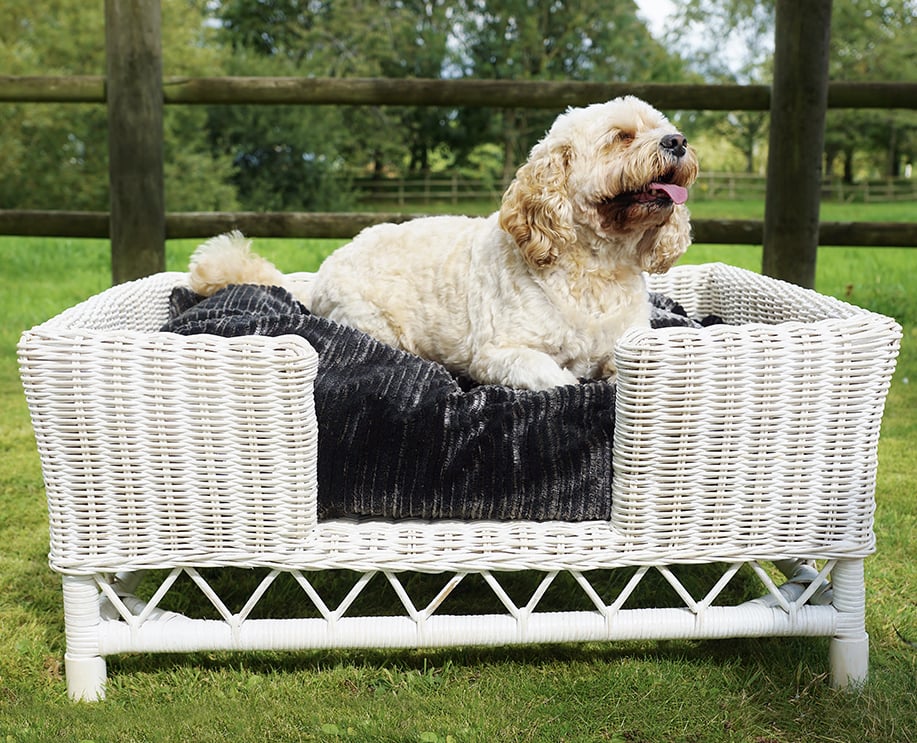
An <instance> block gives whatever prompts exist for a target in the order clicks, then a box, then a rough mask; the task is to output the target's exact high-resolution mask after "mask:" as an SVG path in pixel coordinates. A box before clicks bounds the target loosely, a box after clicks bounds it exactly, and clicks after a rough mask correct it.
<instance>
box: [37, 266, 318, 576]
mask: <svg viewBox="0 0 917 743" xmlns="http://www.w3.org/2000/svg"><path fill="white" fill-rule="evenodd" d="M181 276H182V275H181V274H175V275H171V276H167V277H165V278H163V277H161V276H157V277H153V278H152V279H149V280H141V281H139V282H132V283H131V284H129V285H123V286H119V287H115V288H114V289H111V290H109V292H105V293H103V294H102V295H100V296H98V297H95V298H93V299H92V300H89V301H88V302H86V303H84V304H83V305H80V306H79V307H76V308H74V309H72V310H70V311H68V312H67V313H64V315H63V316H59V317H58V318H55V319H53V320H51V321H49V322H48V323H46V324H44V325H42V326H39V327H37V328H34V329H33V330H32V331H28V332H26V333H24V334H23V337H22V340H21V342H20V346H19V359H20V369H21V376H22V380H23V386H24V388H25V392H26V396H27V398H28V401H29V408H30V412H31V415H32V422H33V427H34V429H35V433H36V440H37V442H38V449H39V453H40V455H41V460H42V469H43V473H44V477H45V484H46V491H47V497H48V508H49V515H50V532H51V554H50V560H51V564H52V566H53V567H55V568H56V569H58V570H62V571H69V570H77V571H79V570H82V569H85V568H86V567H87V566H100V565H105V566H111V567H115V566H119V565H130V564H144V565H167V564H174V563H175V562H194V561H195V560H198V559H200V558H201V557H204V558H205V560H208V561H209V560H213V559H217V560H218V559H220V557H223V556H225V555H227V554H231V555H237V556H238V555H243V554H244V555H248V556H249V557H256V556H257V555H259V554H264V553H270V554H276V553H278V552H283V551H284V550H289V549H290V548H292V547H294V546H296V545H299V544H301V543H302V541H303V539H304V538H305V537H306V535H307V534H308V533H309V531H310V529H312V528H313V527H314V526H315V523H316V499H317V484H316V460H317V438H318V432H317V425H316V422H315V412H314V405H313V399H312V382H313V380H314V378H315V373H316V369H317V363H318V362H317V355H316V354H315V352H314V350H313V349H312V348H311V346H309V345H308V343H306V342H305V341H304V340H303V339H301V338H298V337H295V336H285V337H280V338H265V337H244V338H231V339H230V338H217V337H213V336H195V337H182V336H178V335H174V334H169V333H158V332H155V331H156V329H157V328H158V327H159V324H160V323H161V322H162V321H163V320H164V319H165V317H166V314H167V297H168V293H169V290H170V286H171V285H173V284H175V283H176V282H175V278H176V277H181ZM160 305H162V306H160ZM125 307H126V308H127V309H126V310H124V311H125V313H126V315H127V316H128V317H129V318H130V320H129V322H128V324H129V325H132V326H133V327H134V328H137V329H135V330H133V331H124V330H122V329H118V330H112V329H110V328H112V327H113V326H114V325H116V323H115V322H114V321H113V320H112V318H113V317H119V316H120V313H121V311H122V310H123V309H124V308H125ZM141 329H142V330H143V331H145V332H141Z"/></svg>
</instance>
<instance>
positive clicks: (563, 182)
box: [500, 144, 576, 268]
mask: <svg viewBox="0 0 917 743" xmlns="http://www.w3.org/2000/svg"><path fill="white" fill-rule="evenodd" d="M570 156H571V151H570V148H569V147H566V146H565V147H556V148H552V149H549V148H548V147H547V146H545V145H544V144H539V145H537V146H536V147H535V149H533V150H532V154H531V156H530V157H529V161H528V162H527V163H526V164H525V165H523V166H522V167H521V168H519V170H518V171H517V172H516V178H515V180H514V181H513V182H512V183H511V184H510V186H509V188H508V189H507V190H506V193H505V194H504V195H503V204H502V206H501V207H500V227H501V228H503V229H504V230H505V231H506V232H508V233H509V234H510V235H512V237H513V240H515V241H516V245H518V246H519V249H520V250H521V251H522V255H523V257H524V258H525V260H526V262H527V263H528V264H529V265H530V266H533V267H535V268H541V267H543V266H548V265H550V264H551V263H553V262H554V261H555V260H557V255H558V252H559V249H560V248H561V247H562V246H563V245H564V244H566V243H570V242H573V241H574V240H576V234H575V233H574V231H573V226H572V223H573V208H572V206H571V204H570V200H569V199H568V198H567V171H568V168H569V167H570Z"/></svg>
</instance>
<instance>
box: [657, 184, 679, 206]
mask: <svg viewBox="0 0 917 743" xmlns="http://www.w3.org/2000/svg"><path fill="white" fill-rule="evenodd" d="M650 188H651V189H655V190H656V191H664V192H665V194H666V195H667V196H668V197H669V198H670V199H672V201H674V202H675V203H676V204H684V203H685V202H686V201H687V200H688V189H687V188H685V187H684V186H676V185H675V184H674V183H650Z"/></svg>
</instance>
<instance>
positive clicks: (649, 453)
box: [612, 264, 900, 554]
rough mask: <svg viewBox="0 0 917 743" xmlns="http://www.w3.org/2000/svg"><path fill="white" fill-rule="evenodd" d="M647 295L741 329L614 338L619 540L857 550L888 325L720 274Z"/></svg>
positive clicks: (727, 271)
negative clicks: (616, 342)
mask: <svg viewBox="0 0 917 743" xmlns="http://www.w3.org/2000/svg"><path fill="white" fill-rule="evenodd" d="M711 277H712V278H711ZM686 279H695V280H696V281H695V283H694V284H693V288H691V289H686V288H685V280H686ZM651 284H652V286H653V288H654V289H656V290H659V291H664V292H667V293H670V295H671V296H674V297H675V298H676V299H678V300H679V301H683V302H684V303H685V305H686V308H688V310H689V312H694V313H700V314H703V313H708V312H709V313H714V314H718V315H720V316H722V317H723V318H724V319H726V320H727V321H728V322H741V323H746V324H742V325H739V326H728V325H726V326H715V327H711V328H706V329H704V330H693V329H687V328H667V329H661V330H633V331H630V332H629V333H627V334H626V335H625V337H624V338H622V339H621V341H620V343H619V345H618V348H617V352H616V365H617V368H618V397H617V402H616V414H617V419H616V425H615V458H614V466H615V480H614V495H613V514H612V523H613V524H614V526H615V527H616V528H617V529H618V531H619V533H620V534H621V536H622V538H623V539H624V540H625V542H626V543H627V544H634V545H638V546H640V547H644V548H645V547H648V546H650V545H655V546H657V547H659V548H671V549H676V550H678V549H682V548H686V547H690V546H691V545H696V547H697V548H698V549H699V550H701V551H708V550H713V551H716V550H723V551H725V552H727V553H730V554H733V553H742V552H743V550H746V549H761V548H762V547H764V548H765V550H766V551H772V550H774V549H776V550H778V551H779V550H783V551H785V553H786V554H813V553H816V554H817V553H819V552H820V551H822V550H829V551H834V550H840V551H843V552H850V553H852V554H857V553H859V554H867V553H868V552H870V551H871V550H872V549H873V547H874V536H873V533H872V517H873V509H874V502H873V494H874V490H875V476H876V466H877V461H876V451H877V446H878V436H879V427H880V424H881V419H882V412H883V407H884V401H885V396H886V394H887V391H888V386H889V383H890V380H891V375H892V372H893V371H894V366H895V359H896V357H897V352H898V343H899V339H900V327H899V326H898V325H897V324H896V323H895V322H894V321H892V320H890V319H889V318H886V317H883V316H881V315H876V314H874V313H870V312H867V311H865V310H860V309H858V308H855V307H851V306H850V305H846V304H844V303H842V302H839V301H837V300H834V299H832V298H829V297H822V296H821V295H818V294H816V293H815V292H811V291H807V290H804V289H800V288H799V287H795V286H792V285H790V284H785V283H783V282H778V281H774V280H772V279H767V278H765V277H762V276H758V275H757V274H752V273H750V272H747V271H742V270H740V269H736V268H733V267H728V266H722V265H720V264H712V265H710V266H700V267H686V270H682V271H678V270H676V271H672V272H670V273H669V274H668V275H667V276H663V277H659V278H656V277H653V278H652V279H651Z"/></svg>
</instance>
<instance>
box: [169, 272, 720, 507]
mask: <svg viewBox="0 0 917 743" xmlns="http://www.w3.org/2000/svg"><path fill="white" fill-rule="evenodd" d="M651 299H652V303H653V318H652V324H653V325H654V327H660V326H664V325H692V326H698V325H699V324H700V323H697V322H695V321H694V320H691V319H689V318H687V317H685V315H684V311H683V310H682V309H681V308H680V307H678V305H676V304H675V303H674V302H672V301H671V300H668V299H667V298H665V297H661V296H659V295H654V296H652V297H651ZM170 317H171V320H170V321H169V322H168V323H167V324H166V325H165V326H164V327H163V328H162V329H163V330H164V331H168V332H175V333H180V334H184V335H193V334H197V333H209V334H213V335H220V336H226V337H230V336H240V335H267V336H278V335H286V334H295V335H299V336H302V337H303V338H305V339H306V340H308V341H309V343H310V344H312V346H313V347H314V348H315V350H316V352H317V353H318V355H319V369H318V376H317V378H316V382H315V407H316V416H317V418H318V424H319V428H318V430H319V456H318V484H319V489H318V501H319V514H318V515H319V518H322V519H329V518H337V517H342V516H357V517H376V518H387V519H403V518H421V519H474V520H481V519H495V520H510V519H521V520H535V521H545V520H562V521H584V520H596V519H598V520H606V519H608V518H609V517H610V514H611V483H612V474H613V473H612V436H613V433H614V415H615V388H614V385H613V384H609V383H607V382H604V381H590V382H585V383H583V384H579V385H572V386H566V387H557V388H554V389H551V390H546V391H541V392H531V391H526V390H516V389H511V388H507V387H500V386H496V385H480V386H474V385H469V384H465V383H461V382H460V381H459V380H456V379H455V378H454V377H453V376H452V375H451V374H450V373H449V372H448V371H446V369H444V368H443V367H442V366H440V365H439V364H435V363H431V362H429V361H425V360H423V359H421V358H418V357H416V356H413V355H411V354H408V353H405V352H403V351H400V350H397V349H395V348H392V347H390V346H387V345H385V344H382V343H379V342H378V341H376V340H374V339H372V338H370V337H369V336H367V335H365V334H364V333H361V332H359V331H357V330H354V329H352V328H348V327H344V326H342V325H338V324H336V323H334V322H331V321H329V320H326V319H324V318H322V317H318V316H316V315H312V314H311V313H309V312H308V310H306V309H305V308H304V307H303V306H302V305H301V304H299V303H298V302H297V301H296V300H295V299H293V297H292V296H291V295H290V294H289V293H288V292H287V291H286V290H284V289H281V288H279V287H259V286H232V287H228V288H227V289H224V290H222V291H220V292H218V293H217V294H215V295H214V296H213V297H210V298H208V299H202V298H201V297H199V296H197V295H196V294H194V293H192V292H191V291H189V290H187V289H183V288H179V289H175V290H174V291H173V294H172V297H171V307H170ZM707 322H708V321H706V320H705V321H704V324H707Z"/></svg>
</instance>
